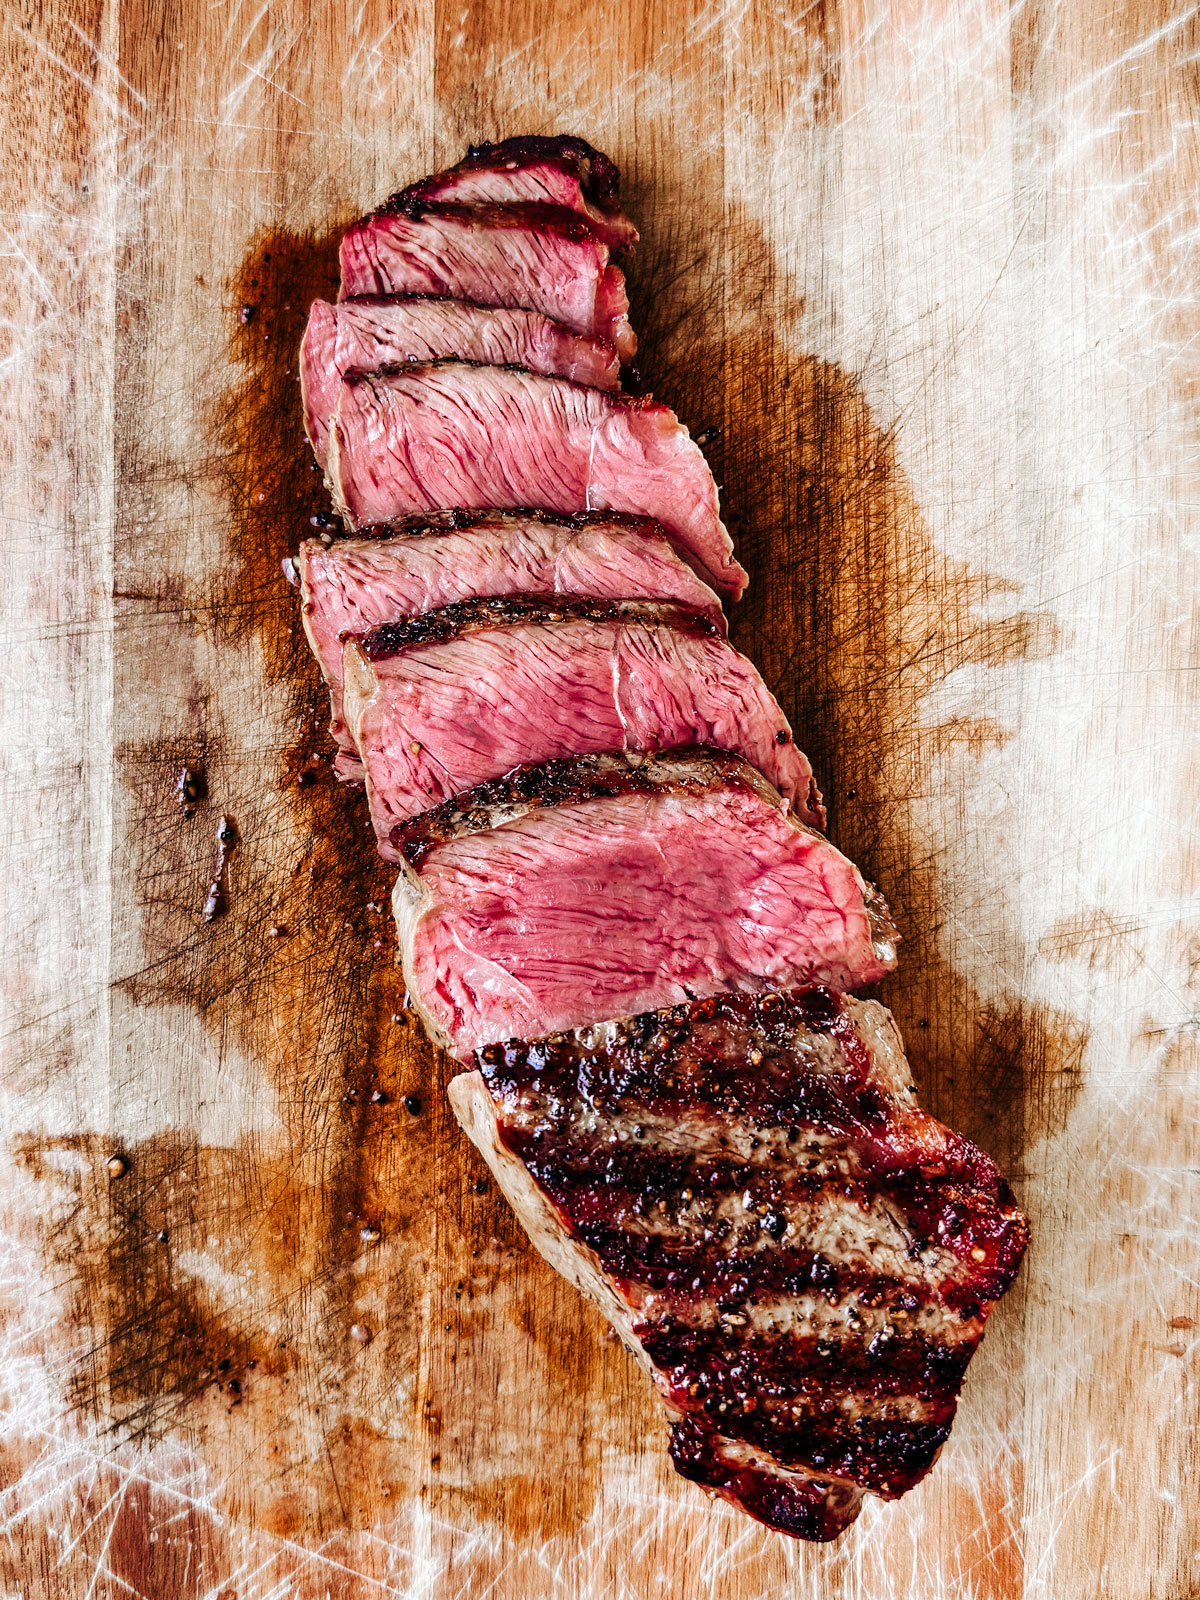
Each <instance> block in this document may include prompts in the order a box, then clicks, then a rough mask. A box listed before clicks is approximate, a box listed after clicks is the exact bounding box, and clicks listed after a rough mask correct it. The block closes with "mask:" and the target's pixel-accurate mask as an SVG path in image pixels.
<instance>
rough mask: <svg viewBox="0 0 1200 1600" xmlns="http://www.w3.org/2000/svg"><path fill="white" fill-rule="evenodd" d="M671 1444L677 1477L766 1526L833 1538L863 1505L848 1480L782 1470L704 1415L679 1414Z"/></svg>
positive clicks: (814, 1537) (801, 1536) (820, 1539)
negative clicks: (711, 1492) (714, 1493)
mask: <svg viewBox="0 0 1200 1600" xmlns="http://www.w3.org/2000/svg"><path fill="white" fill-rule="evenodd" d="M670 1448H671V1461H672V1463H673V1464H674V1467H675V1470H676V1472H678V1473H679V1475H680V1477H682V1478H687V1479H689V1480H690V1481H691V1482H692V1483H700V1484H703V1485H705V1487H706V1488H711V1489H715V1490H716V1491H717V1493H718V1494H721V1495H723V1496H724V1497H725V1498H726V1499H728V1500H731V1501H732V1502H733V1503H734V1505H738V1506H741V1507H742V1508H743V1509H744V1510H746V1511H748V1512H749V1513H750V1515H751V1516H753V1517H757V1518H758V1520H759V1521H760V1522H765V1523H766V1524H767V1526H768V1527H771V1528H779V1529H781V1530H782V1531H783V1532H784V1533H790V1534H791V1535H792V1536H793V1537H794V1538H797V1539H810V1540H815V1541H817V1542H824V1541H825V1540H828V1539H836V1538H837V1536H838V1534H840V1533H842V1532H844V1531H845V1529H846V1528H847V1527H848V1526H849V1525H850V1523H852V1522H853V1521H854V1519H855V1517H857V1516H858V1513H859V1510H860V1509H861V1505H862V1491H861V1490H860V1489H857V1488H855V1487H854V1486H853V1485H852V1484H848V1483H844V1482H838V1481H837V1480H831V1479H830V1478H822V1477H816V1476H813V1475H811V1474H808V1473H788V1472H787V1471H786V1470H784V1471H781V1470H780V1468H779V1466H778V1463H776V1462H775V1461H774V1460H772V1458H771V1457H770V1456H769V1455H766V1456H765V1457H764V1456H760V1455H758V1454H756V1453H755V1452H754V1451H753V1450H751V1449H749V1448H748V1447H747V1446H746V1445H745V1444H744V1443H742V1442H741V1441H738V1440H733V1439H730V1438H728V1437H727V1436H725V1435H723V1434H721V1433H719V1432H718V1431H717V1429H716V1428H714V1427H712V1426H711V1424H709V1423H708V1422H706V1421H705V1420H704V1419H703V1418H699V1417H682V1418H680V1419H679V1421H677V1422H676V1423H675V1424H674V1425H673V1427H672V1429H671V1447H670Z"/></svg>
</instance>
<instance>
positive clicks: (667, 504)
mask: <svg viewBox="0 0 1200 1600" xmlns="http://www.w3.org/2000/svg"><path fill="white" fill-rule="evenodd" d="M328 474H329V480H330V483H331V484H332V485H333V490H334V496H335V498H336V499H337V501H338V504H339V507H340V508H341V510H342V512H343V513H344V515H345V516H346V518H347V520H348V521H349V523H350V524H351V526H352V527H359V526H361V525H362V524H364V523H371V522H387V521H388V520H390V519H392V518H394V517H406V516H412V515H419V514H421V513H422V512H425V511H430V510H435V509H437V508H439V507H450V506H497V507H501V508H504V507H516V506H538V507H540V508H542V509H543V510H546V511H568V512H574V511H594V510H596V511H630V512H634V513H636V514H637V515H640V516H649V517H655V518H657V519H658V521H659V522H661V523H662V525H663V527H664V528H665V529H666V531H667V532H668V533H669V534H670V535H671V537H672V538H674V539H675V540H676V541H677V542H678V543H679V544H680V546H681V547H682V548H683V549H684V550H685V551H687V552H688V553H689V554H690V556H691V557H692V558H693V559H694V561H695V562H696V563H697V564H698V566H699V567H700V568H701V569H702V570H704V571H705V572H707V573H708V574H709V575H711V577H712V579H713V581H714V582H715V583H716V585H717V586H718V587H719V588H720V589H722V590H725V591H727V592H729V593H730V594H734V595H738V594H740V593H741V592H742V590H743V588H744V587H745V583H746V574H745V572H744V571H743V569H742V568H741V567H740V566H739V565H738V563H737V562H736V561H735V560H734V559H733V546H732V544H731V542H730V538H729V535H728V533H727V532H726V531H725V526H724V524H723V523H722V521H721V517H720V511H719V508H718V505H717V486H716V484H715V483H714V482H713V476H712V473H711V472H710V471H709V467H708V463H707V461H705V459H704V456H703V455H702V454H701V452H700V450H699V448H698V446H697V445H696V444H695V443H694V441H693V440H692V438H691V437H690V435H689V434H688V431H687V429H686V428H685V427H683V426H682V424H681V423H680V422H679V419H678V418H677V417H676V415H675V413H674V412H673V411H671V410H670V409H669V408H668V407H667V406H663V405H657V404H656V403H655V402H654V401H652V400H649V399H647V398H640V397H634V396H631V395H620V394H602V393H601V392H600V391H599V390H597V389H587V388H584V387H582V386H581V385H580V384H577V383H568V382H567V381H566V380H565V379H562V378H543V377H538V376H536V375H534V374H533V373H529V372H521V371H518V370H517V369H515V368H512V367H479V366H471V365H470V364H469V363H466V362H461V361H439V362H434V363H430V364H428V365H425V366H409V367H399V368H396V369H394V370H393V371H391V372H388V373H386V374H367V373H361V374H351V375H349V376H347V378H346V379H345V381H344V382H343V384H342V388H341V395H340V398H339V400H338V405H337V411H336V414H335V416H334V420H333V425H332V427H331V430H330V440H329V463H328Z"/></svg>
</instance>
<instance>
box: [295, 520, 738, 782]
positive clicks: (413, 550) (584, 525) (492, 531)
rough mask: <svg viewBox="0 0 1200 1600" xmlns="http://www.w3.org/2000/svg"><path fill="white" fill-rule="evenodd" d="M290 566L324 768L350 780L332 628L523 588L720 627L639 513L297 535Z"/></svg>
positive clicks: (354, 759) (706, 600) (356, 770)
mask: <svg viewBox="0 0 1200 1600" xmlns="http://www.w3.org/2000/svg"><path fill="white" fill-rule="evenodd" d="M372 532H376V530H372ZM297 567H298V569H299V579H300V593H301V597H302V599H303V606H302V615H303V618H304V630H305V632H306V633H307V635H308V642H309V644H310V645H311V646H312V649H313V654H314V655H315V656H316V658H317V660H318V661H319V662H320V664H321V672H322V673H323V675H324V678H325V681H326V683H327V684H328V685H329V698H330V702H331V705H332V709H333V721H332V724H331V728H332V732H333V736H334V738H335V739H336V740H337V741H338V745H339V750H338V756H337V763H336V767H335V770H336V771H337V774H338V776H339V777H340V778H343V779H346V780H348V781H353V782H361V781H362V776H363V772H362V763H361V761H360V760H359V759H358V751H357V750H356V749H355V746H354V741H353V739H352V738H351V737H350V730H349V729H348V728H347V726H346V724H345V721H344V720H343V717H342V639H341V635H342V634H343V633H367V632H369V631H370V630H371V629H372V628H375V627H378V625H379V624H380V623H381V622H391V621H393V620H394V619H396V618H398V617H410V616H415V615H419V614H420V613H421V612H424V611H435V610H437V608H438V607H439V606H446V605H452V604H453V603H454V602H455V601H458V600H466V599H468V598H470V597H471V596H472V595H504V594H519V593H522V592H530V591H532V592H536V593H541V594H562V595H594V596H598V597H603V598H608V599H613V600H618V599H631V600H633V599H646V600H654V599H657V600H673V601H675V602H677V603H678V604H680V605H687V606H692V607H695V608H696V609H697V610H700V611H702V612H703V613H704V615H705V616H707V617H709V618H710V619H711V621H712V623H713V625H714V627H716V628H718V629H719V630H721V631H722V632H723V631H724V628H725V619H724V615H723V613H722V611H721V605H720V601H719V600H718V599H717V597H716V595H715V594H714V593H713V592H712V590H711V589H710V588H709V587H708V585H707V584H705V583H702V582H701V580H700V579H699V578H698V577H697V576H696V574H695V573H694V572H693V571H692V569H691V568H690V567H689V566H687V564H686V563H685V562H683V561H681V560H680V559H679V556H678V555H677V554H676V552H675V550H674V548H673V546H672V545H671V543H670V541H669V540H668V539H667V538H666V536H665V535H664V534H663V531H662V529H661V528H660V527H659V525H658V524H657V523H656V522H652V521H651V520H650V519H649V518H648V517H626V518H623V517H619V516H612V515H608V514H606V513H604V512H598V511H593V512H587V511H585V512H582V513H580V514H579V515H578V516H575V517H571V518H567V519H565V520H556V519H554V518H551V517H546V516H540V515H538V514H537V513H535V512H510V511H490V512H480V513H479V514H478V515H477V516H475V517H473V518H471V519H470V520H463V521H460V522H459V523H457V524H453V525H449V526H438V525H430V524H426V525H424V526H418V527H413V528H409V529H407V530H406V529H400V530H398V531H396V532H390V530H387V529H385V530H383V532H382V535H380V534H378V533H377V532H376V536H374V537H371V538H358V539H353V538H348V539H339V540H337V541H336V542H335V543H333V544H330V545H325V544H322V543H321V541H320V540H318V539H307V540H305V541H304V543H302V544H301V546H300V552H299V557H298V560H297Z"/></svg>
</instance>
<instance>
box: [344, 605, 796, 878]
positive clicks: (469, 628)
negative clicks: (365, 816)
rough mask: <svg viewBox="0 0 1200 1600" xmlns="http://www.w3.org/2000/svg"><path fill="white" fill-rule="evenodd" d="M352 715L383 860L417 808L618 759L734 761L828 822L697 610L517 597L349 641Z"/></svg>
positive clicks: (750, 685)
mask: <svg viewBox="0 0 1200 1600" xmlns="http://www.w3.org/2000/svg"><path fill="white" fill-rule="evenodd" d="M342 672H343V677H344V684H343V691H342V693H343V703H344V714H345V720H346V724H347V726H348V728H349V729H350V733H351V735H352V737H353V739H354V743H355V746H356V748H357V750H358V753H359V757H360V759H361V761H362V764H363V769H364V771H365V774H366V783H367V799H368V801H369V802H370V807H371V820H372V822H373V823H374V825H375V833H376V836H377V838H378V840H379V848H380V852H381V853H382V854H383V856H384V857H385V858H386V859H387V860H389V861H396V860H399V859H400V858H399V853H398V851H397V850H396V847H395V845H394V844H393V843H392V831H393V829H394V828H395V827H396V825H397V824H401V823H404V822H406V821H407V820H408V819H409V818H410V817H413V816H416V815H417V813H418V812H421V811H425V810H428V808H429V807H430V806H436V805H439V804H440V803H441V802H442V801H444V800H449V799H450V798H451V797H452V796H454V795H456V794H461V793H462V792H463V791H464V790H467V789H473V788H475V787H476V786H477V785H478V784H481V783H486V782H487V781H488V780H489V779H491V778H498V777H500V776H501V775H502V774H503V773H506V772H509V771H510V770H511V769H512V768H513V767H519V766H527V765H531V764H534V763H541V762H545V761H555V760H561V759H563V758H564V757H567V756H573V755H600V754H603V753H605V752H607V751H619V750H645V751H652V750H663V749H670V748H671V747H673V746H676V745H683V744H700V745H711V746H713V747H715V748H717V749H722V750H736V751H737V752H738V754H739V755H742V756H744V757H745V758H746V760H747V761H749V762H750V763H751V765H752V766H755V767H757V768H758V769H759V771H760V772H762V773H763V774H764V776H765V777H766V778H768V779H769V780H770V782H771V783H773V784H774V785H775V787H776V788H777V789H778V790H779V791H780V792H781V793H782V794H783V796H784V797H785V799H786V800H787V801H788V803H789V805H790V806H791V807H792V808H794V809H795V810H796V812H797V814H798V815H799V817H800V818H801V820H802V821H804V822H807V823H808V824H810V825H811V826H813V827H821V826H822V825H823V824H824V821H825V817H824V813H823V811H822V810H821V799H820V795H819V794H818V792H817V788H816V785H815V783H814V782H813V774H812V768H811V767H810V766H809V764H808V760H807V758H806V757H805V756H804V755H802V754H801V752H800V751H799V750H797V748H796V746H795V744H794V742H793V740H792V730H791V728H790V727H789V726H788V721H787V718H786V717H785V716H784V714H783V712H782V711H781V710H780V709H779V706H778V705H777V703H776V701H775V699H774V697H773V696H772V695H771V693H770V691H769V690H768V689H767V686H766V684H765V683H764V682H763V680H762V678H761V677H760V676H759V673H758V669H757V668H756V667H755V666H754V665H753V664H752V663H751V662H749V661H748V660H747V659H746V657H745V656H743V655H739V654H738V652H737V651H736V650H735V649H734V648H733V646H732V645H731V644H730V643H729V641H728V640H727V639H726V638H725V636H724V632H723V631H718V629H717V628H715V627H714V625H713V622H712V620H711V618H710V617H709V616H708V615H706V614H705V613H704V612H702V611H693V610H691V609H690V608H689V607H687V606H677V605H669V604H663V603H662V602H659V601H644V600H640V601H629V600H597V599H595V598H592V597H586V598H584V597H572V596H562V595H557V596H556V595H509V596H500V597H496V598H490V599H477V600H465V601H460V602H459V603H458V604H457V605H452V606H445V607H443V608H442V609H441V610H439V611H430V612H426V613H425V614H424V615H423V616H419V617H409V618H407V619H405V620H404V621H401V622H390V623H385V624H384V625H383V627H381V628H377V629H376V630H375V631H374V632H373V633H369V634H367V635H365V636H363V637H362V638H359V639H348V640H347V641H346V645H345V649H344V652H343V656H342Z"/></svg>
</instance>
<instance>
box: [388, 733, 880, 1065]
mask: <svg viewBox="0 0 1200 1600" xmlns="http://www.w3.org/2000/svg"><path fill="white" fill-rule="evenodd" d="M393 843H394V844H395V845H396V846H397V847H398V849H399V850H400V852H401V854H402V856H403V857H404V861H405V866H406V870H405V871H404V872H402V873H401V875H400V879H399V882H398V883H397V885H396V891H395V894H394V896H393V907H394V910H395V913H396V921H397V924H398V927H399V931H400V950H401V956H402V960H403V963H404V971H405V977H406V979H407V982H408V989H409V993H410V995H411V996H412V997H413V1003H414V1005H415V1006H416V1008H417V1010H418V1011H419V1012H420V1014H421V1015H422V1016H423V1018H424V1020H425V1022H426V1025H427V1026H428V1028H429V1030H430V1032H431V1034H432V1035H433V1036H434V1038H435V1039H436V1040H437V1042H438V1043H440V1044H445V1045H446V1046H447V1047H448V1048H449V1049H451V1050H452V1051H453V1052H454V1053H455V1054H456V1055H458V1056H460V1057H462V1058H464V1059H469V1057H470V1055H471V1052H472V1051H474V1050H476V1049H478V1048H479V1047H480V1046H481V1045H485V1044H492V1043H494V1042H495V1041H496V1040H498V1039H510V1038H515V1037H518V1036H519V1037H522V1038H532V1037H535V1036H537V1035H539V1034H543V1033H551V1032H554V1031H555V1030H556V1029H560V1028H574V1027H580V1026H582V1025H584V1024H586V1023H590V1022H594V1021H596V1020H597V1019H598V1018H601V1017H612V1016H624V1015H626V1014H628V1013H631V1012H635V1011H641V1010H649V1009H653V1008H654V1007H657V1006H665V1005H676V1004H679V1003H680V1002H682V1001H685V1000H691V999H696V998H703V997H704V996H706V995H711V994H717V993H720V992H721V991H722V990H725V989H733V988H736V989H741V990H746V991H748V992H754V991H757V990H760V989H765V988H774V987H777V986H778V985H780V984H798V983H805V982H823V983H829V984H831V985H833V986H834V987H835V988H839V989H840V988H853V987H856V986H857V985H859V984H864V983H873V982H874V981H875V980H876V979H877V978H880V977H882V976H883V974H884V973H885V972H887V971H888V970H889V969H890V968H891V967H892V966H894V965H895V959H896V957H895V938H896V935H895V930H894V928H893V927H892V924H891V921H890V919H889V918H888V915H887V908H886V906H884V905H883V902H882V901H881V900H880V899H879V897H878V896H877V895H876V894H875V893H874V891H873V890H871V889H869V888H868V887H867V885H866V884H865V883H864V882H863V880H862V878H861V877H860V876H859V874H858V872H857V870H856V869H855V868H854V867H853V866H852V865H851V863H850V862H849V861H847V860H846V858H845V857H844V856H842V855H840V854H839V853H838V851H837V850H835V849H834V847H833V846H832V845H831V844H830V843H829V841H828V840H827V839H825V838H823V837H822V836H821V835H820V834H818V833H814V832H813V831H812V830H811V829H809V828H806V827H804V825H803V824H802V823H799V822H796V821H795V820H794V819H793V818H791V817H790V816H788V814H787V813H786V811H785V809H784V803H783V801H782V800H781V798H780V797H779V795H778V794H777V793H776V791H775V790H774V789H772V788H771V786H770V784H769V783H767V781H766V779H765V778H763V777H762V776H761V775H760V774H759V773H757V772H756V771H755V770H754V768H753V767H751V766H750V765H749V764H748V763H747V762H745V761H743V760H741V759H740V758H739V757H738V756H734V755H729V754H726V753H724V752H721V751H714V750H700V749H695V748H693V749H685V750H681V751H672V752H669V753H667V754H664V755H661V756H640V757H639V756H634V755H624V756H613V755H609V756H583V757H579V758H578V759H576V760H574V761H558V762H548V763H547V764H546V765H544V766H541V767H532V768H519V769H518V770H517V771H516V772H514V773H511V774H509V775H508V777H506V778H504V779H500V780H497V781H496V782H495V783H491V784H482V785H480V787H479V788H478V789H474V790H471V791H470V792H468V793H467V794H464V795H460V796H459V797H458V798H457V800H454V801H450V802H447V804H446V805H444V806H440V807H438V808H437V809H435V810H433V811H428V812H425V813H424V814H423V815H422V816H420V817H417V818H415V819H414V820H413V821H412V822H409V823H407V824H402V825H401V826H400V827H398V828H397V829H396V830H395V832H394V834H393Z"/></svg>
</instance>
